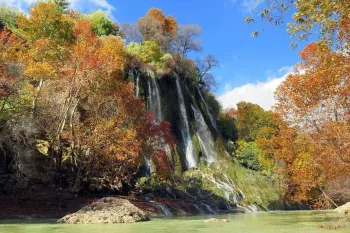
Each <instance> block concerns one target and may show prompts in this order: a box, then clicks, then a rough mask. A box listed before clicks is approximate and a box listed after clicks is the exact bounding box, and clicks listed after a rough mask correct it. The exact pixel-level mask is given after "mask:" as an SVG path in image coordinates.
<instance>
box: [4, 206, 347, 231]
mask: <svg viewBox="0 0 350 233" xmlns="http://www.w3.org/2000/svg"><path fill="white" fill-rule="evenodd" d="M341 216H342V215H340V214H336V213H332V212H317V211H293V212H267V213H266V212H261V213H249V214H230V215H212V216H210V215H203V216H192V217H172V218H156V219H152V221H149V222H142V223H134V224H111V225H98V224H94V225H61V224H56V223H55V220H51V221H48V220H45V221H44V220H40V221H31V220H27V221H0V233H100V232H101V233H168V232H169V233H170V232H189V233H195V232H206V233H216V232H218V233H251V232H254V233H267V232H268V233H274V232H275V233H290V232H292V233H313V232H317V233H322V232H328V233H331V232H341V233H345V232H346V233H350V229H349V228H340V229H337V230H329V229H324V228H321V227H320V226H321V225H329V224H331V223H336V222H337V221H338V220H339V218H340V217H341ZM213 217H215V218H218V219H220V218H225V219H227V220H228V221H229V222H228V223H205V222H204V221H205V220H206V219H209V218H213Z"/></svg>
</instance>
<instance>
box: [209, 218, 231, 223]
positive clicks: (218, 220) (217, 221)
mask: <svg viewBox="0 0 350 233" xmlns="http://www.w3.org/2000/svg"><path fill="white" fill-rule="evenodd" d="M204 222H205V223H224V222H228V220H227V219H217V218H210V219H207V220H205V221H204Z"/></svg>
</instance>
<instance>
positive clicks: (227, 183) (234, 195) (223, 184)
mask: <svg viewBox="0 0 350 233" xmlns="http://www.w3.org/2000/svg"><path fill="white" fill-rule="evenodd" d="M202 177H203V178H206V179H207V180H209V181H210V182H211V183H213V184H214V185H215V186H216V187H217V188H219V189H220V190H222V191H223V192H224V194H225V197H226V199H227V200H228V201H232V202H234V203H238V202H239V201H241V200H242V199H243V193H242V191H241V190H240V189H237V188H236V186H235V184H234V182H233V181H232V180H231V179H229V178H228V177H227V176H226V175H225V174H224V175H223V180H219V179H215V178H214V177H213V176H212V175H207V174H204V173H202Z"/></svg>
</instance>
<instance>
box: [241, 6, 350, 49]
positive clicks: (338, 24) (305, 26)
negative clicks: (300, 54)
mask: <svg viewBox="0 0 350 233" xmlns="http://www.w3.org/2000/svg"><path fill="white" fill-rule="evenodd" d="M262 2H263V6H262V7H261V8H259V11H260V12H259V14H258V15H259V16H261V18H262V20H263V21H267V22H269V23H271V24H273V25H280V24H282V23H283V22H284V20H285V15H286V14H287V13H288V12H289V11H291V10H292V9H295V12H294V13H293V16H292V17H293V21H292V22H290V23H288V32H289V34H291V35H292V36H296V37H297V40H306V39H307V38H308V37H309V36H310V35H311V34H313V33H315V30H314V29H315V28H318V27H319V28H320V30H317V31H319V32H320V39H321V40H326V41H328V42H329V43H334V42H336V41H338V42H340V44H341V43H342V41H343V37H342V35H341V34H342V30H343V29H342V28H343V26H344V24H348V22H349V15H350V2H349V1H347V0H312V1H309V0H291V1H290V0H277V1H272V0H265V1H262ZM260 9H261V10H260ZM255 10H256V9H254V11H253V13H254V14H255V13H256V12H255ZM254 21H256V17H255V16H253V17H247V18H246V22H248V23H251V22H254ZM257 33H258V32H254V33H253V35H256V34H257Z"/></svg>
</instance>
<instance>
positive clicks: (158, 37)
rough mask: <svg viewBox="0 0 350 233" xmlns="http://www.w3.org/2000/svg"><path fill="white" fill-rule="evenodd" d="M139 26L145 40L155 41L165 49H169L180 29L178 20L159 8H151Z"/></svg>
mask: <svg viewBox="0 0 350 233" xmlns="http://www.w3.org/2000/svg"><path fill="white" fill-rule="evenodd" d="M137 26H138V29H139V30H140V33H141V36H142V40H143V41H155V42H157V43H158V44H159V46H161V48H162V49H163V50H164V51H169V49H170V45H171V42H172V41H173V39H174V38H175V36H176V33H177V29H178V25H177V21H176V20H175V19H174V18H173V17H172V16H167V17H166V16H165V14H164V12H163V11H162V10H161V9H158V8H151V9H150V10H149V11H148V12H147V14H146V16H144V17H142V18H141V19H139V20H138V22H137Z"/></svg>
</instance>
